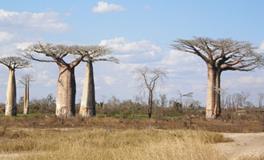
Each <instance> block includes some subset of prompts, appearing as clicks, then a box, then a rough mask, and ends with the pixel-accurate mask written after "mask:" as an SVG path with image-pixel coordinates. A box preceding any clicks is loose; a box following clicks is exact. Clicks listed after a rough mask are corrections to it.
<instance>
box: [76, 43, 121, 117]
mask: <svg viewBox="0 0 264 160" xmlns="http://www.w3.org/2000/svg"><path fill="white" fill-rule="evenodd" d="M109 54H110V51H109V50H108V49H106V48H105V47H102V46H101V47H94V52H93V54H89V55H87V56H86V57H85V58H84V59H83V61H84V62H86V73H85V80H84V82H83V93H82V99H81V106H80V111H79V114H80V116H82V117H93V116H95V115H96V108H95V106H96V101H95V84H94V69H93V63H94V62H98V61H109V62H116V63H117V62H118V60H117V59H116V58H114V57H110V56H108V55H109Z"/></svg>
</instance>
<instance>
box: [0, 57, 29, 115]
mask: <svg viewBox="0 0 264 160" xmlns="http://www.w3.org/2000/svg"><path fill="white" fill-rule="evenodd" d="M0 63H1V64H3V65H4V66H6V67H7V68H8V69H9V76H8V83H7V91H6V105H5V115H6V116H16V114H17V104H16V76H15V71H16V69H22V68H26V67H29V65H30V63H29V61H28V60H26V59H23V58H21V57H15V56H12V57H3V58H0Z"/></svg>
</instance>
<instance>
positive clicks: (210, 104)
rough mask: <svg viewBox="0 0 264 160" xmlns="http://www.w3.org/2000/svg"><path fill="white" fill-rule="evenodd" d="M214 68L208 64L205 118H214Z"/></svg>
mask: <svg viewBox="0 0 264 160" xmlns="http://www.w3.org/2000/svg"><path fill="white" fill-rule="evenodd" d="M215 78H216V70H215V69H214V68H213V67H212V66H210V65H208V84H207V85H208V86H207V104H206V119H214V118H215V113H214V111H215V109H214V107H215V97H216V92H215V88H216V81H215Z"/></svg>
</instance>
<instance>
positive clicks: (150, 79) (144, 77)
mask: <svg viewBox="0 0 264 160" xmlns="http://www.w3.org/2000/svg"><path fill="white" fill-rule="evenodd" d="M136 73H137V75H138V78H139V80H140V81H142V85H143V86H145V88H146V89H147V91H148V117H149V118H151V116H152V110H153V97H154V91H155V89H156V86H157V82H158V81H159V80H162V79H163V78H165V77H166V72H165V71H164V70H162V69H160V68H154V69H150V68H148V67H144V68H138V69H137V70H136Z"/></svg>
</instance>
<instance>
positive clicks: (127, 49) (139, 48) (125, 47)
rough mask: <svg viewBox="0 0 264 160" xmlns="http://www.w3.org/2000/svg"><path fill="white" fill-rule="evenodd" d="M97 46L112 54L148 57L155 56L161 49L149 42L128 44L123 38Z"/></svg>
mask: <svg viewBox="0 0 264 160" xmlns="http://www.w3.org/2000/svg"><path fill="white" fill-rule="evenodd" d="M99 45H102V46H107V47H109V48H110V49H112V50H113V51H114V52H119V53H126V54H137V53H144V54H148V55H155V54H156V53H158V52H160V51H161V48H160V47H159V46H157V45H155V44H153V43H151V42H150V41H147V40H141V41H135V42H129V41H127V40H126V39H125V38H124V37H117V38H113V39H108V40H102V41H101V42H100V43H99Z"/></svg>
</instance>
